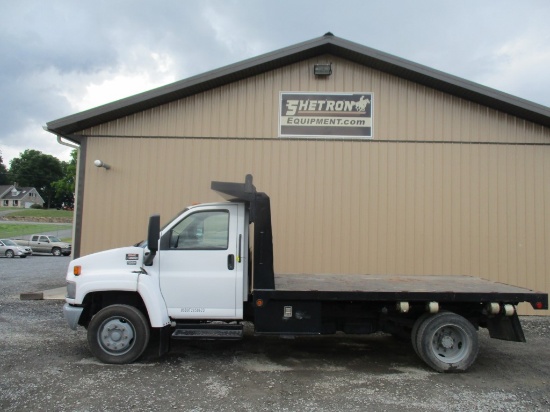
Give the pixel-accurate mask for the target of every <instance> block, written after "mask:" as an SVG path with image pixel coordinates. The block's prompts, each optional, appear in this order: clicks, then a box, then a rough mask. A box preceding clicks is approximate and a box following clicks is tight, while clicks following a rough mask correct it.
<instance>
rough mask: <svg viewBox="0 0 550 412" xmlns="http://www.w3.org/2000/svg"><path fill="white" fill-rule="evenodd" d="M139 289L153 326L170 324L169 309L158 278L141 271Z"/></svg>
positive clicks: (158, 326)
mask: <svg viewBox="0 0 550 412" xmlns="http://www.w3.org/2000/svg"><path fill="white" fill-rule="evenodd" d="M137 291H138V293H139V294H140V296H141V298H142V299H143V303H145V307H146V308H147V313H148V315H149V322H151V327H153V328H162V327H164V326H167V325H169V324H170V318H169V316H168V310H167V309H166V304H165V303H164V298H163V297H162V295H161V293H160V289H159V285H158V279H155V278H153V277H152V276H151V275H148V274H145V273H141V274H140V275H139V279H138V285H137Z"/></svg>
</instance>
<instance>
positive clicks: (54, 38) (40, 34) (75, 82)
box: [0, 0, 550, 167]
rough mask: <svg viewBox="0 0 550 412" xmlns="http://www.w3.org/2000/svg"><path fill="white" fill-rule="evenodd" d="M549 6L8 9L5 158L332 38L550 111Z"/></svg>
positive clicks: (0, 49) (53, 146) (282, 3)
mask: <svg viewBox="0 0 550 412" xmlns="http://www.w3.org/2000/svg"><path fill="white" fill-rule="evenodd" d="M549 21H550V1H549V0H525V1H517V0H515V1H511V0H484V1H479V0H466V1H464V0H463V1H456V0H449V1H447V0H429V1H423V0H417V1H412V0H384V1H382V0H378V1H373V0H360V1H345V0H339V1H325V0H316V1H309V0H308V1H303V0H302V1H299V0H293V1H287V0H277V1H269V2H268V1H260V0H256V1H253V0H248V1H237V0H235V1H233V0H213V1H207V0H201V1H191V0H188V1H184V0H178V1H176V0H164V1H158V0H157V1H139V0H109V1H107V0H93V1H84V0H83V1H71V0H51V1H40V0H35V1H26V0H17V1H8V0H0V56H1V57H0V59H1V60H0V61H1V65H0V96H1V98H0V121H1V123H0V124H1V125H2V128H1V130H0V151H1V154H2V156H3V159H4V164H5V165H6V166H8V167H9V161H10V160H11V159H13V158H14V157H17V156H19V154H20V153H21V152H22V151H23V150H25V149H29V148H31V149H36V150H40V151H42V152H43V153H47V154H52V155H54V156H57V157H59V158H60V159H62V160H68V154H69V152H70V149H67V148H66V147H64V146H61V145H59V144H58V143H57V141H56V138H55V136H54V135H52V134H51V133H47V132H45V131H43V130H42V126H44V125H45V124H46V123H47V122H49V121H52V120H56V119H59V118H61V117H64V116H67V115H70V114H74V113H77V112H80V111H83V110H86V109H90V108H93V107H96V106H99V105H102V104H105V103H109V102H112V101H114V100H118V99H120V98H123V97H127V96H131V95H133V94H136V93H140V92H143V91H146V90H150V89H152V88H155V87H158V86H162V85H165V84H168V83H171V82H174V81H177V80H181V79H185V78H187V77H190V76H192V75H196V74H200V73H203V72H205V71H208V70H212V69H216V68H219V67H222V66H225V65H228V64H231V63H235V62H238V61H241V60H244V59H247V58H250V57H254V56H257V55H259V54H263V53H268V52H271V51H274V50H277V49H280V48H283V47H287V46H291V45H293V44H296V43H300V42H303V41H306V40H310V39H313V38H316V37H319V36H322V35H323V34H325V33H326V32H327V31H331V32H332V33H334V34H335V35H336V36H338V37H341V38H344V39H346V40H350V41H353V42H356V43H360V44H362V45H365V46H368V47H372V48H375V49H378V50H381V51H384V52H386V53H390V54H393V55H396V56H399V57H402V58H405V59H408V60H411V61H414V62H416V63H420V64H423V65H426V66H429V67H432V68H435V69H438V70H441V71H444V72H447V73H450V74H453V75H456V76H459V77H462V78H464V79H467V80H470V81H474V82H477V83H480V84H483V85H485V86H489V87H493V88H495V89H498V90H501V91H503V92H506V93H510V94H512V95H515V96H518V97H521V98H524V99H527V100H531V101H533V102H535V103H539V104H542V105H545V106H550V24H549Z"/></svg>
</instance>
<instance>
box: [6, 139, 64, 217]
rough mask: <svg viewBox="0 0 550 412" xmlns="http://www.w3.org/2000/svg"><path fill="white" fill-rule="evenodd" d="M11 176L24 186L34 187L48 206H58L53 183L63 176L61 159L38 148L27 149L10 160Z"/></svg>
mask: <svg viewBox="0 0 550 412" xmlns="http://www.w3.org/2000/svg"><path fill="white" fill-rule="evenodd" d="M10 177H11V179H12V180H13V181H14V182H17V184H18V185H19V186H22V187H34V188H36V190H38V192H39V193H40V195H41V196H42V197H43V198H44V200H45V202H46V206H47V207H48V208H50V206H57V205H55V204H53V202H54V201H55V188H54V187H53V185H52V183H53V182H55V181H58V180H59V179H61V178H62V177H63V167H62V165H61V160H59V159H58V158H56V157H54V156H52V155H48V154H44V153H42V152H40V151H38V150H32V149H27V150H25V151H24V152H23V153H21V154H20V156H19V157H16V158H14V159H12V160H11V162H10Z"/></svg>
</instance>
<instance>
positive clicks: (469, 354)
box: [416, 312, 479, 372]
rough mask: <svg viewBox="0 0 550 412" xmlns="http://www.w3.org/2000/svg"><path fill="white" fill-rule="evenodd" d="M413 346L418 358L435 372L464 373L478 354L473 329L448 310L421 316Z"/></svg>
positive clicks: (465, 321)
mask: <svg viewBox="0 0 550 412" xmlns="http://www.w3.org/2000/svg"><path fill="white" fill-rule="evenodd" d="M416 347H417V350H418V354H419V356H420V357H421V358H422V360H423V361H424V362H426V363H427V364H428V366H430V367H431V368H432V369H434V370H436V371H438V372H464V371H465V370H467V369H468V368H469V367H470V366H471V365H472V364H473V363H474V362H475V360H476V358H477V355H478V353H479V342H478V337H477V331H476V329H475V328H474V326H473V325H472V324H471V323H470V322H469V321H468V320H467V319H465V318H463V317H462V316H460V315H457V314H456V313H452V312H440V313H437V314H435V315H432V316H429V317H427V318H425V319H424V320H423V321H422V323H421V324H420V326H419V327H418V332H417V336H416Z"/></svg>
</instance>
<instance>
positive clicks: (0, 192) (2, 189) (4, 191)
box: [0, 185, 13, 198]
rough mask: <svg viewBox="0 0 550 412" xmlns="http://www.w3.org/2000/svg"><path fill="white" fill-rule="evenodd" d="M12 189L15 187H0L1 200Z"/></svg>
mask: <svg viewBox="0 0 550 412" xmlns="http://www.w3.org/2000/svg"><path fill="white" fill-rule="evenodd" d="M12 187H13V185H9V186H0V198H2V195H4V194H5V193H7V192H8V190H11V188H12Z"/></svg>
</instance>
